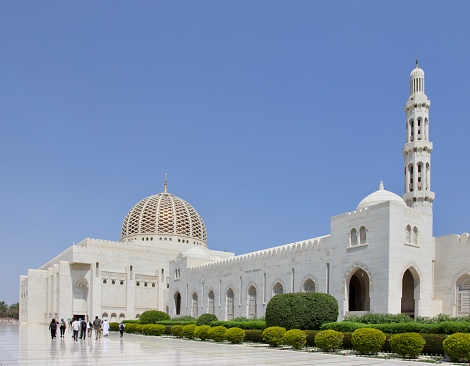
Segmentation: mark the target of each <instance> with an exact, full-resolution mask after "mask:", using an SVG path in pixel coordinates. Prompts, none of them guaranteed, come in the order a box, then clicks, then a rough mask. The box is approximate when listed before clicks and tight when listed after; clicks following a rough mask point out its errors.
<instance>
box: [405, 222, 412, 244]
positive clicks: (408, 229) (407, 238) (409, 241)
mask: <svg viewBox="0 0 470 366" xmlns="http://www.w3.org/2000/svg"><path fill="white" fill-rule="evenodd" d="M406 242H407V243H411V226H410V225H408V226H407V227H406Z"/></svg>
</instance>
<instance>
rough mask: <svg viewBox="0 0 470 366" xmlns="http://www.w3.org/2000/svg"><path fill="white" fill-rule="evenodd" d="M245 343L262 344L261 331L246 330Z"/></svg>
mask: <svg viewBox="0 0 470 366" xmlns="http://www.w3.org/2000/svg"><path fill="white" fill-rule="evenodd" d="M245 341H247V342H253V343H263V336H262V331H261V330H259V329H246V330H245Z"/></svg>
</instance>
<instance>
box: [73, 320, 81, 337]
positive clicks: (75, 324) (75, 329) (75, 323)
mask: <svg viewBox="0 0 470 366" xmlns="http://www.w3.org/2000/svg"><path fill="white" fill-rule="evenodd" d="M79 329H80V322H79V321H78V320H77V319H75V320H74V321H73V323H72V331H73V336H72V338H73V339H75V340H76V341H78V330H79Z"/></svg>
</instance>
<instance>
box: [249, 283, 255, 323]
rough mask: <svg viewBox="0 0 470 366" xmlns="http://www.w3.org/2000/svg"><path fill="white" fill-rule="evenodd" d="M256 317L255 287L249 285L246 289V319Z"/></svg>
mask: <svg viewBox="0 0 470 366" xmlns="http://www.w3.org/2000/svg"><path fill="white" fill-rule="evenodd" d="M253 318H256V288H255V286H250V288H249V289H248V319H253Z"/></svg>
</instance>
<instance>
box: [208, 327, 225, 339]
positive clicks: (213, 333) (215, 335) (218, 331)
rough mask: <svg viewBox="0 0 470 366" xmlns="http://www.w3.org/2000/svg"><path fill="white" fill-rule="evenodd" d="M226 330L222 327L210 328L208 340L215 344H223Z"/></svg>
mask: <svg viewBox="0 0 470 366" xmlns="http://www.w3.org/2000/svg"><path fill="white" fill-rule="evenodd" d="M226 331H227V328H225V327H223V326H218V327H212V328H211V329H210V330H209V338H210V339H212V340H214V341H216V342H223V341H224V340H225V332H226Z"/></svg>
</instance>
